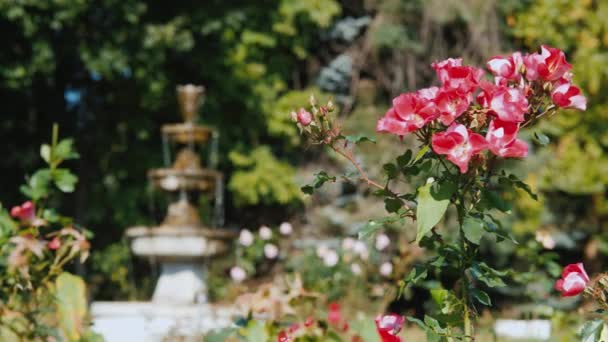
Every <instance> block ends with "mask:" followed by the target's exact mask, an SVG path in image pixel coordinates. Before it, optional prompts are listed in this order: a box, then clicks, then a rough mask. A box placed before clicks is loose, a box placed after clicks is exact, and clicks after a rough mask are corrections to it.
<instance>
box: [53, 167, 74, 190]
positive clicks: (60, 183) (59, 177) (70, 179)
mask: <svg viewBox="0 0 608 342" xmlns="http://www.w3.org/2000/svg"><path fill="white" fill-rule="evenodd" d="M53 181H54V182H55V185H57V187H58V188H59V190H61V191H63V192H73V191H74V187H75V186H76V183H77V182H78V177H76V176H75V175H74V174H73V173H71V172H70V170H68V169H55V170H53Z"/></svg>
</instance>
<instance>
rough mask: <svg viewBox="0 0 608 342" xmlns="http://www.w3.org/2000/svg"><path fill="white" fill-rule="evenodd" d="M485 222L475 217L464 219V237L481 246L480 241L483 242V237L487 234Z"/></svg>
mask: <svg viewBox="0 0 608 342" xmlns="http://www.w3.org/2000/svg"><path fill="white" fill-rule="evenodd" d="M484 228H485V222H484V221H483V220H482V219H479V218H477V217H473V216H467V217H465V218H464V222H463V223H462V231H463V232H464V236H465V237H466V238H467V240H469V241H470V242H472V243H474V244H476V245H479V241H481V237H482V236H483V234H484V233H485V232H486V231H485V229H484Z"/></svg>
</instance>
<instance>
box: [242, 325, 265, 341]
mask: <svg viewBox="0 0 608 342" xmlns="http://www.w3.org/2000/svg"><path fill="white" fill-rule="evenodd" d="M245 340H246V341H247V342H267V341H270V336H268V333H267V332H266V327H265V326H264V324H263V323H261V322H258V321H256V320H251V321H249V323H248V324H247V328H246V331H245Z"/></svg>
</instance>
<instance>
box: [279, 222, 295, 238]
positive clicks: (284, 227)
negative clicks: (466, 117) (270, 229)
mask: <svg viewBox="0 0 608 342" xmlns="http://www.w3.org/2000/svg"><path fill="white" fill-rule="evenodd" d="M279 232H281V234H283V235H290V234H291V233H293V226H292V225H291V223H289V222H283V223H281V225H280V226H279Z"/></svg>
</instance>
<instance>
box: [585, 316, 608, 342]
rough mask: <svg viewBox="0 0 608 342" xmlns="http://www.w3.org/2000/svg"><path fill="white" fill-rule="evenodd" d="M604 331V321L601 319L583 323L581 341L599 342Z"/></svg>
mask: <svg viewBox="0 0 608 342" xmlns="http://www.w3.org/2000/svg"><path fill="white" fill-rule="evenodd" d="M603 330H604V321H603V320H601V319H594V320H592V321H587V322H585V325H583V328H582V329H581V341H582V342H599V341H601V336H602V331H603Z"/></svg>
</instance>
